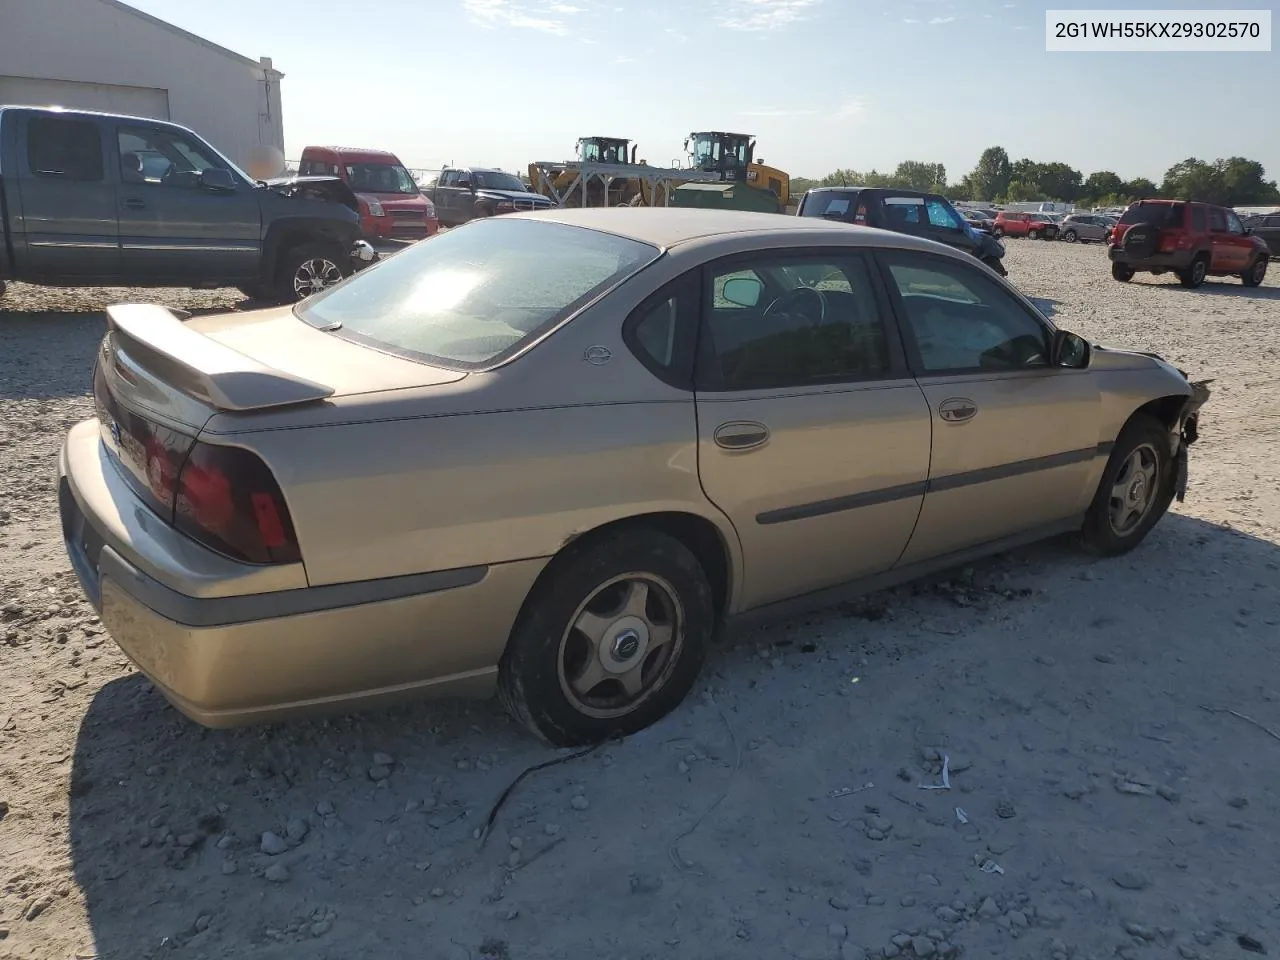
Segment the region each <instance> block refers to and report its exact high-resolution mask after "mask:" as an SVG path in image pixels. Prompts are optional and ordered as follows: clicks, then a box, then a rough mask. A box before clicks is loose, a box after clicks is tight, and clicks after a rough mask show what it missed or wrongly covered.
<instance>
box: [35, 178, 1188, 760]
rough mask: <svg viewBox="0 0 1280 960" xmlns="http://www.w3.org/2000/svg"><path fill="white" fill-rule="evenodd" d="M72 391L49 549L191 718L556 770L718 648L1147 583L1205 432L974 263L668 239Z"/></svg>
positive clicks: (367, 278) (520, 224)
mask: <svg viewBox="0 0 1280 960" xmlns="http://www.w3.org/2000/svg"><path fill="white" fill-rule="evenodd" d="M815 196H816V197H817V199H816V200H813V201H811V202H818V201H819V200H821V201H822V202H824V203H825V204H826V205H827V206H826V209H825V210H824V212H829V213H834V211H833V210H832V209H831V207H832V204H833V203H834V202H837V201H840V200H843V199H845V198H842V197H838V196H831V195H828V194H821V195H815ZM897 196H898V194H891V195H890V197H888V198H884V200H885V201H888V200H892V199H895V198H897ZM848 199H849V200H850V201H851V202H852V203H853V204H854V205H855V209H856V206H859V205H861V204H862V203H864V202H867V201H870V200H871V199H872V195H871V194H866V195H863V194H861V193H859V194H857V195H856V196H853V197H849V198H848ZM870 206H871V205H870V204H869V203H868V212H869V211H870ZM906 206H908V207H913V208H914V209H916V210H917V211H918V213H919V214H920V215H922V216H923V217H924V219H923V220H921V221H920V223H921V224H923V223H925V222H926V221H928V220H930V219H931V218H930V217H929V212H930V211H931V210H937V211H941V210H944V209H947V208H943V207H941V206H940V205H937V204H933V203H929V202H925V203H921V204H919V205H914V206H913V205H912V204H906ZM894 207H895V205H894V204H893V203H891V202H883V203H882V204H880V209H881V210H882V212H883V211H885V210H892V209H894ZM895 216H896V215H895ZM831 220H836V221H837V222H830V221H831ZM908 222H909V221H908ZM460 279H461V280H463V281H465V282H461V283H460V282H459V280H460ZM424 290H430V291H431V292H432V295H426V296H424V295H423V292H424ZM93 392H94V397H95V400H96V404H97V413H96V416H95V417H94V418H92V419H89V420H86V421H84V422H83V423H80V424H78V425H76V426H75V427H73V428H72V429H71V430H70V432H69V434H68V435H67V438H66V441H65V444H64V447H63V449H62V452H61V457H60V465H59V473H60V480H59V504H60V511H61V516H62V524H63V530H64V534H65V537H66V549H67V552H68V555H69V557H70V558H71V562H72V566H73V568H74V570H75V571H76V573H77V575H78V577H79V578H80V582H81V584H82V585H83V588H84V590H85V593H86V594H87V596H88V597H89V598H90V600H91V602H92V603H93V605H94V606H95V608H96V609H98V610H99V611H100V614H101V617H102V622H103V625H104V626H105V628H106V629H107V631H108V632H109V633H110V635H111V636H112V637H113V638H114V640H115V641H116V642H117V643H118V644H119V645H120V646H121V648H122V649H123V650H124V651H125V652H126V653H127V654H128V656H129V657H130V658H131V659H132V660H133V661H134V662H135V663H136V664H137V665H138V667H139V668H140V670H141V671H142V672H143V673H144V674H146V675H147V676H148V677H150V679H151V680H152V682H153V683H154V684H155V685H156V686H157V688H158V689H159V690H160V691H161V692H162V693H163V694H164V695H165V696H166V697H167V698H168V699H169V700H170V701H172V703H173V704H174V705H175V706H177V708H178V709H179V710H181V711H182V712H184V713H186V714H187V715H188V716H190V717H192V718H194V719H195V720H197V721H198V722H200V723H203V724H207V725H210V726H228V725H232V724H241V723H251V722H266V721H271V720H275V719H280V718H284V717H287V716H291V715H296V714H302V713H308V712H312V711H318V710H335V709H349V708H351V707H354V706H357V705H370V704H374V703H379V702H385V701H394V700H396V699H400V698H403V697H404V696H406V695H411V694H420V695H429V694H434V695H459V694H480V695H484V694H488V693H491V692H493V691H494V690H495V689H496V690H497V692H498V693H499V694H500V696H501V698H502V700H503V701H504V702H505V704H506V705H507V707H508V709H509V710H510V711H511V713H512V714H513V716H515V717H516V719H517V720H518V721H519V722H521V723H523V724H524V725H525V726H526V727H528V728H529V729H530V730H532V731H534V732H535V733H536V734H538V735H539V736H541V737H543V738H545V739H546V740H549V741H551V742H552V743H555V744H560V745H566V746H569V745H576V744H581V743H592V742H598V741H600V740H602V739H604V738H607V737H612V736H617V735H626V734H628V733H631V732H633V731H636V730H638V729H640V728H642V727H645V726H647V725H649V724H651V723H653V722H654V721H656V720H657V719H658V718H660V717H662V716H663V715H664V714H666V713H668V712H669V711H670V710H672V709H673V708H674V707H675V706H676V705H677V704H679V703H680V702H681V700H682V699H683V698H684V697H685V695H686V694H687V693H688V691H689V690H690V689H691V687H692V686H693V685H694V683H695V680H696V678H697V676H698V673H699V669H700V667H701V666H702V663H703V660H704V658H705V657H706V655H707V653H708V649H709V647H710V645H711V642H712V638H713V637H714V636H716V635H717V634H718V632H719V628H720V626H721V625H722V624H725V625H733V624H739V623H742V622H744V620H745V618H747V617H749V616H762V615H769V614H771V613H773V614H781V613H794V612H796V608H797V605H801V606H802V605H808V606H816V605H820V604H822V603H824V602H826V603H829V602H831V601H832V600H834V599H836V598H837V597H845V596H849V595H851V594H854V593H856V592H858V591H865V590H868V589H877V588H881V587H884V586H888V585H891V584H893V583H897V582H901V581H905V580H909V579H912V578H914V577H918V576H921V575H925V574H928V573H931V572H934V571H937V570H939V569H943V568H948V567H951V566H954V565H957V564H962V563H969V562H972V561H973V560H974V559H975V558H977V557H980V556H983V555H985V554H989V553H993V552H997V551H1000V550H1004V549H1008V548H1009V547H1011V546H1014V545H1017V544H1023V543H1027V542H1030V541H1032V540H1036V539H1039V538H1041V537H1046V536H1050V535H1053V534H1060V533H1066V532H1072V531H1074V532H1076V533H1077V534H1079V535H1080V536H1081V538H1082V539H1083V542H1084V543H1085V544H1086V545H1087V546H1088V547H1089V548H1090V549H1092V550H1093V551H1096V552H1098V553H1101V554H1104V555H1115V554H1121V553H1124V552H1126V551H1128V550H1131V549H1133V548H1134V547H1135V546H1137V545H1138V544H1139V543H1140V542H1141V541H1142V540H1143V539H1144V537H1146V535H1147V534H1148V532H1149V531H1150V530H1151V529H1152V528H1153V527H1154V525H1155V524H1156V523H1157V521H1158V520H1159V519H1160V517H1161V516H1162V515H1163V514H1164V513H1165V511H1166V509H1167V507H1168V506H1169V504H1170V503H1171V502H1172V501H1173V500H1174V499H1175V498H1177V499H1181V498H1182V496H1183V494H1184V491H1185V488H1186V476H1187V472H1186V462H1187V449H1188V446H1189V445H1191V444H1192V443H1194V442H1195V440H1196V437H1197V422H1198V410H1199V408H1200V407H1201V405H1202V404H1203V403H1204V402H1205V400H1206V399H1207V397H1208V392H1207V389H1206V388H1205V387H1204V386H1203V385H1201V384H1195V383H1192V382H1190V381H1189V379H1188V378H1187V376H1186V375H1185V374H1183V373H1181V372H1179V371H1178V370H1176V369H1175V368H1174V367H1172V366H1171V365H1169V364H1168V363H1166V362H1164V361H1163V360H1160V359H1158V358H1156V357H1154V356H1152V355H1149V354H1144V353H1137V352H1125V351H1121V350H1113V349H1109V348H1104V347H1101V346H1091V345H1090V344H1089V342H1088V341H1086V340H1084V339H1083V338H1081V337H1079V336H1076V335H1074V334H1071V333H1069V332H1067V331H1065V330H1061V329H1058V328H1056V327H1055V326H1054V325H1053V324H1052V323H1051V322H1050V321H1049V320H1047V319H1046V318H1045V317H1044V316H1043V315H1042V314H1041V313H1040V311H1038V310H1037V309H1036V307H1035V306H1034V304H1032V303H1031V302H1030V301H1029V300H1027V298H1026V297H1024V296H1023V295H1022V294H1020V293H1019V292H1018V291H1017V290H1016V289H1014V288H1013V287H1012V286H1011V285H1010V284H1008V283H1007V282H1006V281H1004V280H1003V279H1001V278H1000V277H998V276H997V275H996V274H995V273H993V272H992V271H991V270H990V269H987V268H986V267H984V266H982V265H980V264H979V263H978V262H977V261H976V260H975V258H974V257H973V256H971V255H970V254H969V253H968V252H961V251H960V250H959V249H956V248H952V249H948V248H947V247H943V246H941V245H939V244H937V243H931V242H929V241H927V240H925V239H923V238H921V237H916V236H909V235H905V233H904V232H901V231H900V232H896V233H891V232H886V231H881V230H861V229H853V228H850V227H848V226H846V225H845V223H844V221H843V218H842V216H832V217H823V216H821V215H819V216H809V215H806V216H802V217H781V216H777V215H776V214H769V213H754V214H753V213H742V212H728V211H701V210H690V209H663V208H656V209H652V210H648V211H645V212H643V213H637V212H636V211H634V210H626V209H617V208H596V209H560V210H556V211H552V212H550V213H512V214H509V215H507V216H502V217H494V218H492V219H484V220H478V221H476V222H474V223H471V224H469V225H467V226H464V227H461V228H459V229H456V230H450V231H447V232H444V233H442V234H440V235H439V236H437V237H435V238H433V239H432V240H430V241H429V242H424V243H417V244H414V245H412V246H410V247H409V248H408V249H406V250H405V251H404V252H402V253H400V254H398V255H397V256H395V257H392V258H389V259H387V260H385V261H384V262H382V263H381V264H379V265H378V267H377V268H375V269H373V270H369V271H367V272H364V273H362V274H360V275H358V276H356V277H353V278H351V279H350V280H349V281H347V282H346V283H343V284H341V285H338V286H336V287H333V288H330V289H328V290H325V291H322V292H320V293H318V294H317V295H315V296H314V297H311V298H310V299H308V300H306V301H305V302H303V303H301V304H298V305H295V306H294V307H292V308H273V309H270V310H262V311H253V312H247V313H238V314H230V315H222V316H201V317H192V318H190V319H187V320H185V321H184V320H183V319H181V318H180V316H179V315H178V314H176V313H173V312H171V311H169V310H167V309H166V308H164V307H163V306H159V305H152V304H147V305H144V304H133V305H123V306H113V307H111V308H110V309H109V311H108V334H107V337H106V339H105V340H104V342H103V345H102V350H101V351H100V352H99V354H98V357H97V361H96V367H95V370H94V372H93Z"/></svg>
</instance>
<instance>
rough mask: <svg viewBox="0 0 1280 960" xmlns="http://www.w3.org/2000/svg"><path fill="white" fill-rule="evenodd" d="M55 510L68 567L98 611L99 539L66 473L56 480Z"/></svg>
mask: <svg viewBox="0 0 1280 960" xmlns="http://www.w3.org/2000/svg"><path fill="white" fill-rule="evenodd" d="M58 513H59V514H60V515H61V517H62V538H63V540H64V541H65V542H66V546H67V557H68V558H69V559H70V560H71V567H72V569H73V570H75V572H76V577H77V578H79V580H80V586H81V587H82V588H83V589H84V592H85V596H87V597H88V598H89V602H90V603H91V604H93V608H94V609H95V610H97V611H98V612H99V613H101V612H102V578H101V576H100V575H99V573H98V562H99V559H100V558H101V556H102V547H103V540H102V537H101V536H99V535H98V531H97V530H95V529H94V528H93V525H92V524H90V523H89V522H88V521H87V520H85V517H84V513H83V512H82V511H81V510H80V505H79V504H78V503H76V498H75V496H74V495H73V494H72V493H71V485H70V484H69V483H68V482H67V478H66V477H63V478H62V479H61V481H60V482H59V483H58Z"/></svg>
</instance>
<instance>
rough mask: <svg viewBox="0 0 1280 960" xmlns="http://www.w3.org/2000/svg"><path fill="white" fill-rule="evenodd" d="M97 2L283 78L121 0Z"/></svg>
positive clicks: (248, 58)
mask: <svg viewBox="0 0 1280 960" xmlns="http://www.w3.org/2000/svg"><path fill="white" fill-rule="evenodd" d="M99 2H100V3H105V4H106V5H107V6H109V7H115V8H116V9H117V10H123V11H124V12H125V13H129V14H132V15H133V16H135V17H137V18H138V19H139V20H145V21H146V22H147V23H151V24H155V25H156V26H157V27H163V28H164V29H165V30H168V31H169V32H170V33H173V34H176V35H177V36H179V37H182V38H183V39H184V40H189V41H191V42H192V43H198V44H200V46H202V47H206V48H208V49H209V50H212V51H214V52H215V53H220V54H222V55H223V56H224V57H229V58H230V59H232V60H237V61H239V62H240V63H244V64H247V65H248V66H251V67H257V68H258V69H259V70H265V71H266V72H267V73H268V74H271V75H272V79H279V78H280V77H283V76H284V74H283V73H281V72H280V71H279V70H277V69H275V68H274V67H268V66H267V65H266V64H264V63H262V61H260V60H254V59H253V58H252V57H246V56H245V55H244V54H243V53H236V52H235V51H234V50H229V49H227V48H226V47H222V46H219V45H218V44H216V43H214V42H213V41H212V40H206V39H205V38H204V37H202V36H199V35H198V34H194V33H191V32H190V31H188V30H183V29H182V28H181V27H176V26H174V25H173V24H172V23H170V22H169V21H167V20H161V19H160V18H159V17H153V16H152V15H151V14H149V13H145V12H144V11H142V10H139V9H138V8H137V7H131V6H129V4H127V3H124V2H123V0H99Z"/></svg>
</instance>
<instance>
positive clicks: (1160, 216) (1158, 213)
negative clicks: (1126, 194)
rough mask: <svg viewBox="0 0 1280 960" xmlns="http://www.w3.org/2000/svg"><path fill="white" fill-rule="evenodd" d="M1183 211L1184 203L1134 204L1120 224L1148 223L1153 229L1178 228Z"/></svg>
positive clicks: (1180, 224) (1125, 213)
mask: <svg viewBox="0 0 1280 960" xmlns="http://www.w3.org/2000/svg"><path fill="white" fill-rule="evenodd" d="M1184 209H1186V204H1185V203H1146V202H1142V203H1135V204H1133V205H1132V206H1130V207H1129V209H1128V210H1126V211H1125V212H1124V216H1122V217H1121V218H1120V222H1121V223H1123V224H1125V225H1129V224H1133V223H1149V224H1151V225H1152V226H1153V227H1180V226H1182V211H1183V210H1184Z"/></svg>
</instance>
